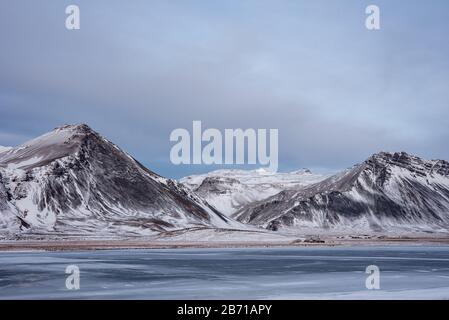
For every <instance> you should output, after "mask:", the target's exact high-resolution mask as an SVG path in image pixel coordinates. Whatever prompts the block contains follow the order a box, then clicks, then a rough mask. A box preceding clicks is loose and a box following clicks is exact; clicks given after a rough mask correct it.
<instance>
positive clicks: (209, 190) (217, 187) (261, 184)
mask: <svg viewBox="0 0 449 320" xmlns="http://www.w3.org/2000/svg"><path fill="white" fill-rule="evenodd" d="M325 178H326V176H323V175H319V174H312V173H311V172H310V170H307V169H303V170H299V171H294V172H288V173H273V172H269V171H267V170H265V169H257V170H217V171H212V172H209V173H206V174H202V175H193V176H188V177H185V178H183V179H181V180H180V182H181V183H183V184H184V185H186V186H187V187H188V188H190V189H191V190H192V191H194V192H195V193H196V194H198V195H199V196H200V197H202V198H203V199H205V200H206V201H207V202H208V203H210V204H211V205H213V206H214V207H215V208H216V209H217V210H218V211H220V212H222V213H224V214H225V215H227V216H231V215H232V214H233V213H235V212H236V211H238V210H240V209H241V208H243V207H244V206H246V205H248V204H251V203H254V202H257V201H260V200H263V199H266V198H268V197H271V196H273V195H275V194H277V193H279V192H281V191H284V190H289V189H293V188H298V187H302V186H306V185H309V184H312V183H316V182H318V181H321V180H323V179H325Z"/></svg>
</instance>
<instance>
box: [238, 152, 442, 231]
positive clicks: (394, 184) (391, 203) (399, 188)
mask: <svg viewBox="0 0 449 320" xmlns="http://www.w3.org/2000/svg"><path fill="white" fill-rule="evenodd" d="M234 217H235V218H237V219H238V220H239V221H241V222H245V223H250V224H253V225H257V226H262V227H265V228H268V229H271V230H278V229H280V228H291V227H294V228H301V227H306V228H310V227H311V228H331V229H341V230H346V229H347V230H352V231H358V232H363V231H393V230H396V229H401V230H410V231H415V230H421V231H441V230H448V229H449V163H448V162H446V161H442V160H433V161H426V160H423V159H420V158H418V157H415V156H411V155H408V154H407V153H404V152H402V153H385V152H383V153H379V154H376V155H373V156H372V157H371V158H369V159H368V160H366V161H365V162H364V163H362V164H359V165H356V166H354V167H353V168H351V169H348V170H346V171H344V172H342V173H339V174H337V175H335V176H332V177H330V178H328V179H326V180H324V181H322V182H319V183H316V184H313V185H310V186H307V187H305V188H299V189H297V190H288V191H283V192H281V193H279V194H277V195H275V196H273V197H270V198H269V199H266V200H264V201H260V202H258V203H254V204H250V205H248V206H247V207H245V208H243V209H242V210H240V211H239V212H237V213H236V214H235V215H234Z"/></svg>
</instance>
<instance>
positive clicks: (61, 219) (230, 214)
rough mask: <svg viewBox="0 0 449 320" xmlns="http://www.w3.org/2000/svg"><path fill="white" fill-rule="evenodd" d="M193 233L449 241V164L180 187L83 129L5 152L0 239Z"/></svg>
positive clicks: (238, 173)
mask: <svg viewBox="0 0 449 320" xmlns="http://www.w3.org/2000/svg"><path fill="white" fill-rule="evenodd" d="M192 228H208V229H212V230H213V229H217V230H219V229H221V230H252V231H254V230H270V231H276V232H278V233H282V231H286V232H298V233H300V232H302V230H305V229H307V230H320V231H324V232H326V230H328V231H329V230H337V231H342V232H350V233H364V232H381V233H389V232H395V231H397V230H405V231H410V232H416V231H420V232H422V231H424V232H447V230H448V229H449V163H448V162H446V161H444V160H431V161H429V160H424V159H421V158H419V157H416V156H413V155H409V154H407V153H405V152H398V153H387V152H381V153H378V154H374V155H373V156H371V157H370V158H369V159H367V160H366V161H364V162H363V163H361V164H357V165H355V166H354V167H352V168H349V169H347V170H344V171H342V172H339V173H337V174H335V175H332V176H323V175H319V174H313V173H312V172H310V170H307V169H302V170H299V171H294V172H290V173H271V172H267V171H265V170H263V169H259V170H252V171H245V170H218V171H213V172H210V173H207V174H203V175H196V176H189V177H186V178H183V179H181V180H180V181H179V182H177V181H175V180H171V179H167V178H164V177H161V176H160V175H158V174H156V173H154V172H152V171H151V170H149V169H147V168H146V167H144V166H143V165H142V164H141V163H139V162H138V161H137V160H136V159H134V158H133V157H132V156H130V155H129V154H127V153H126V152H124V151H123V150H121V149H120V148H119V147H118V146H116V145H115V144H113V143H112V142H110V141H108V140H107V139H105V138H103V137H102V136H101V135H100V134H98V133H97V132H95V131H94V130H92V129H91V128H90V127H88V126H87V125H85V124H81V125H65V126H62V127H58V128H56V129H54V130H53V131H51V132H49V133H47V134H44V135H42V136H40V137H38V138H36V139H33V140H31V141H28V142H26V143H24V144H22V145H20V146H17V147H13V148H0V237H3V238H11V237H24V236H27V235H32V236H34V237H41V238H44V239H45V238H46V237H48V236H60V237H71V236H81V237H111V236H146V235H154V234H164V233H168V232H173V231H176V230H188V229H192Z"/></svg>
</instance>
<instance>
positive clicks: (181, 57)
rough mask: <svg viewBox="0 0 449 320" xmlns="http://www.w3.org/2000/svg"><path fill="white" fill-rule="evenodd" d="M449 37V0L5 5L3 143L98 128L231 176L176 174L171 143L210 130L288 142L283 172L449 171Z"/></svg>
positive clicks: (0, 93)
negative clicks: (388, 163)
mask: <svg viewBox="0 0 449 320" xmlns="http://www.w3.org/2000/svg"><path fill="white" fill-rule="evenodd" d="M72 3H75V4H78V5H79V7H80V10H81V30H78V31H68V30H66V29H65V18H66V15H65V12H64V11H65V7H66V6H67V5H69V4H72ZM372 3H374V4H377V5H378V6H379V7H380V8H381V28H382V29H381V30H380V31H368V30H367V29H366V28H365V24H364V21H365V17H366V15H365V13H364V11H365V7H366V6H367V5H369V4H372ZM448 34H449V2H448V1H446V0H433V1H416V0H413V1H377V0H375V1H360V0H339V1H327V0H326V1H325V0H320V1H316V0H314V1H312V0H309V1H299V0H294V1H275V0H273V1H263V0H232V1H229V0H227V1H224V0H223V1H206V0H203V1H199V0H197V1H193V0H179V1H170V0H169V1H167V0H161V1H136V0H132V1H127V2H125V1H111V0H107V1H106V0H105V1H100V0H89V1H85V0H80V1H53V0H47V1H43V0H40V1H35V0H33V1H31V0H30V1H23V0H15V1H12V0H10V1H7V0H2V1H0V145H16V144H20V143H22V142H24V141H26V140H27V139H29V138H32V137H35V136H37V135H40V134H42V133H44V132H46V131H49V130H51V129H52V128H54V127H55V126H58V125H61V124H64V123H87V124H89V125H90V126H91V127H93V128H94V129H95V130H97V131H99V132H100V133H102V134H103V135H104V136H106V137H107V138H109V139H110V140H112V141H114V142H115V143H117V144H118V145H119V146H121V147H122V148H123V149H125V150H126V151H128V152H129V153H131V154H132V155H133V156H135V157H136V158H137V159H138V160H140V161H141V162H143V163H144V164H145V165H147V166H148V167H149V168H150V169H152V170H154V171H156V172H158V173H160V174H162V175H165V176H169V177H180V176H183V175H187V174H191V173H193V172H205V171H209V170H211V169H214V168H216V167H213V168H211V167H206V166H174V165H172V164H171V163H170V161H169V152H170V148H171V146H172V144H171V143H170V141H169V135H170V132H171V131H172V130H173V129H175V128H187V129H189V130H190V129H191V126H192V121H193V120H201V121H202V123H203V126H205V127H213V128H219V129H224V128H267V129H269V128H278V129H279V139H280V140H279V144H280V154H279V164H280V169H281V170H282V171H285V170H293V169H299V168H302V167H309V168H312V169H315V170H321V171H333V170H337V169H341V168H345V167H348V166H351V165H353V164H354V163H356V162H360V161H363V160H364V159H365V158H367V157H368V156H369V155H371V154H372V153H375V152H378V151H381V150H385V151H402V150H404V151H407V152H410V153H414V154H417V155H419V156H423V157H425V158H442V159H449V148H448V141H449V90H448V88H449V43H448V41H447V35H448Z"/></svg>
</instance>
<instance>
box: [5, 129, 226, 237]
mask: <svg viewBox="0 0 449 320" xmlns="http://www.w3.org/2000/svg"><path fill="white" fill-rule="evenodd" d="M2 168H3V169H2ZM2 172H3V174H2ZM0 177H3V178H2V180H1V183H0V210H2V212H1V213H0V214H5V215H6V213H4V212H6V209H7V207H5V203H9V204H8V206H9V207H11V206H12V207H13V208H15V209H16V212H14V214H15V215H16V216H17V218H18V219H19V220H20V223H21V224H22V225H24V224H27V225H28V226H29V227H30V228H31V229H35V230H36V229H37V230H45V231H46V232H56V233H58V232H61V233H64V232H72V233H80V234H84V233H86V234H91V233H96V232H98V233H101V232H102V231H104V232H106V233H113V234H139V233H144V234H147V233H149V232H153V231H163V230H166V229H170V228H179V227H186V226H192V225H206V226H215V225H216V224H219V225H220V224H223V225H226V224H227V222H228V221H229V220H228V219H227V218H225V217H223V216H222V215H221V214H220V213H219V212H217V211H215V210H214V209H213V208H211V207H210V206H208V204H207V203H205V202H203V201H202V200H201V199H199V198H197V197H196V196H195V195H194V194H193V193H191V192H190V191H188V190H187V189H185V188H184V187H183V186H182V185H180V184H178V183H176V182H174V181H172V180H169V179H164V178H162V177H160V176H159V175H157V174H155V173H154V172H152V171H150V170H148V169H147V168H145V167H144V166H143V165H142V164H140V163H139V162H137V161H136V160H135V159H133V158H132V157H130V156H129V155H128V154H126V153H124V152H123V151H122V150H120V149H119V148H118V147H117V146H115V145H114V144H112V143H111V142H109V141H107V140H105V139H104V138H103V137H101V136H100V135H99V134H98V133H96V132H94V131H93V130H91V129H90V128H89V127H88V126H86V125H79V126H64V127H61V128H57V129H55V130H54V131H53V132H51V133H49V134H47V135H44V136H42V137H40V138H37V139H35V140H32V141H30V142H29V143H26V144H24V145H23V146H21V147H19V148H14V149H13V150H11V151H10V152H7V153H6V154H4V155H2V157H1V158H0ZM8 192H9V193H10V194H11V196H10V199H9V200H8V199H7V196H6V194H7V193H8ZM5 199H6V200H5ZM2 208H3V209H2Z"/></svg>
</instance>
